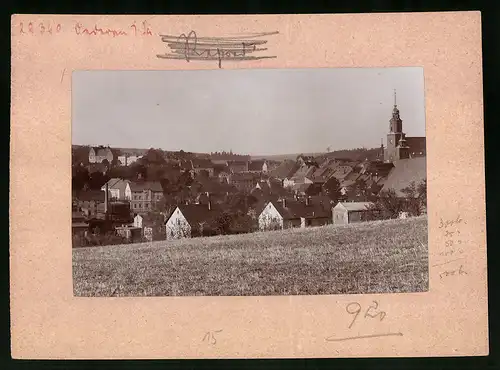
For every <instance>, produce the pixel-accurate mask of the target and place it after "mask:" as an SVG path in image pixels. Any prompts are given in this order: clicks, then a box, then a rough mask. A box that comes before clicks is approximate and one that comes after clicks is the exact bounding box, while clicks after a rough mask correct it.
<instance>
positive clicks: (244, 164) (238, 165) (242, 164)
mask: <svg viewBox="0 0 500 370" xmlns="http://www.w3.org/2000/svg"><path fill="white" fill-rule="evenodd" d="M227 166H228V168H229V172H230V173H239V172H248V161H241V160H233V161H228V162H227Z"/></svg>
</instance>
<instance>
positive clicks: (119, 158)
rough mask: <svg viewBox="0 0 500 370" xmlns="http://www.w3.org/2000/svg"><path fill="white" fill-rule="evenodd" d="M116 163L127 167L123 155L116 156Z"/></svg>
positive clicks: (125, 158) (125, 157)
mask: <svg viewBox="0 0 500 370" xmlns="http://www.w3.org/2000/svg"><path fill="white" fill-rule="evenodd" d="M118 162H119V163H120V166H126V165H127V156H125V155H120V156H118Z"/></svg>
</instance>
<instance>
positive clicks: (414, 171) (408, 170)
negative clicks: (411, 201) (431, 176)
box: [382, 157, 427, 197]
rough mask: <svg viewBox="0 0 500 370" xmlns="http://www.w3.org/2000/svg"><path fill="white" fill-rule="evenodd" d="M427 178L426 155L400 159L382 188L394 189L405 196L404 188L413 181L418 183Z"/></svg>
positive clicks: (397, 193) (398, 194) (399, 194)
mask: <svg viewBox="0 0 500 370" xmlns="http://www.w3.org/2000/svg"><path fill="white" fill-rule="evenodd" d="M426 178H427V166H426V157H419V158H410V159H400V160H398V161H395V162H394V168H393V169H392V170H391V172H390V173H389V176H388V177H387V179H386V180H385V183H384V186H383V188H382V190H383V191H384V190H389V189H394V191H395V192H396V195H397V196H399V197H402V196H404V193H403V192H402V191H401V190H402V189H404V188H406V187H408V186H409V185H410V184H411V183H412V181H414V182H415V184H417V185H418V183H420V182H421V181H423V180H424V179H426Z"/></svg>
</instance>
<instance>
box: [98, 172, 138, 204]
mask: <svg viewBox="0 0 500 370" xmlns="http://www.w3.org/2000/svg"><path fill="white" fill-rule="evenodd" d="M129 184H130V181H129V180H124V179H120V178H117V177H115V178H112V179H110V180H109V181H108V182H107V183H106V184H104V185H103V186H102V187H101V191H106V185H108V196H109V199H110V200H130V199H131V197H132V193H131V190H130V186H129Z"/></svg>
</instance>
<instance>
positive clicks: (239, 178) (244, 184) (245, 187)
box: [229, 172, 259, 192]
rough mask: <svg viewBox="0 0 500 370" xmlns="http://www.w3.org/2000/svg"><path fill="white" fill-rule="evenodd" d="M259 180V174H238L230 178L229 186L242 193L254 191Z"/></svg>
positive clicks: (233, 174)
mask: <svg viewBox="0 0 500 370" xmlns="http://www.w3.org/2000/svg"><path fill="white" fill-rule="evenodd" d="M258 178H259V175H258V174H254V173H251V172H236V173H232V174H231V175H230V176H229V184H230V185H233V186H235V187H236V188H237V189H238V190H240V191H248V192H249V191H252V189H253V187H254V186H255V183H256V182H257V180H258Z"/></svg>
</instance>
